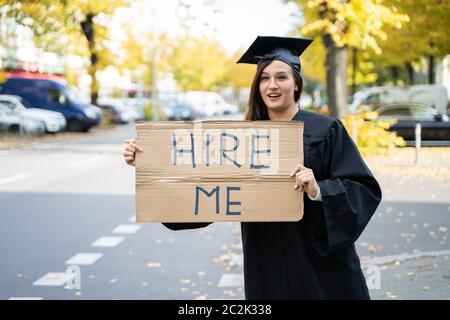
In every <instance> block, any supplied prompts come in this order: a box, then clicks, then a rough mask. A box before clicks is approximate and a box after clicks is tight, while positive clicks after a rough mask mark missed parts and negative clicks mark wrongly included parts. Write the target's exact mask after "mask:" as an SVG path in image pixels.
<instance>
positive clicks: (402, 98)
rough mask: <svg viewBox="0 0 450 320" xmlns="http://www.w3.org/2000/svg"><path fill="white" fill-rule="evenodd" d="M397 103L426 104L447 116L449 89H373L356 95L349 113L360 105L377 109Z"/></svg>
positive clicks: (430, 87) (437, 87) (434, 87)
mask: <svg viewBox="0 0 450 320" xmlns="http://www.w3.org/2000/svg"><path fill="white" fill-rule="evenodd" d="M396 102H415V103H424V104H427V105H429V106H431V107H433V108H435V109H436V110H437V111H439V112H441V113H443V114H447V104H448V94H447V89H445V87H443V86H438V85H415V86H408V87H394V86H386V87H371V88H367V89H363V90H361V91H358V92H356V93H355V94H354V96H353V101H352V103H351V105H350V106H349V112H352V113H353V112H356V111H357V109H358V107H359V106H360V105H368V106H371V107H373V109H376V108H378V107H380V106H382V105H385V104H390V103H396Z"/></svg>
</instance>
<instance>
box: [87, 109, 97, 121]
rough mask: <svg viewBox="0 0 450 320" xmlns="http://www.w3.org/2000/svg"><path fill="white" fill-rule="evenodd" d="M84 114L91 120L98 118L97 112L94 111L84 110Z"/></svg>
mask: <svg viewBox="0 0 450 320" xmlns="http://www.w3.org/2000/svg"><path fill="white" fill-rule="evenodd" d="M84 114H85V115H86V117H88V118H91V119H95V118H97V112H95V111H94V110H92V109H86V110H84Z"/></svg>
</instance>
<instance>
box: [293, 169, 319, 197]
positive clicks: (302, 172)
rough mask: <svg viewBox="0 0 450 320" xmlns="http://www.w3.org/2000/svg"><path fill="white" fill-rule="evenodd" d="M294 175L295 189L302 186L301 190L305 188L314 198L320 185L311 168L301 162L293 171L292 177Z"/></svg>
mask: <svg viewBox="0 0 450 320" xmlns="http://www.w3.org/2000/svg"><path fill="white" fill-rule="evenodd" d="M294 176H295V185H294V189H298V188H300V191H302V190H305V191H306V193H308V194H309V195H310V196H311V197H312V198H315V197H316V196H317V192H318V191H319V185H318V184H317V181H316V178H315V177H314V172H313V171H312V170H311V169H309V168H306V167H305V166H302V165H301V164H299V165H297V166H296V167H295V168H294V169H293V170H292V171H291V177H294Z"/></svg>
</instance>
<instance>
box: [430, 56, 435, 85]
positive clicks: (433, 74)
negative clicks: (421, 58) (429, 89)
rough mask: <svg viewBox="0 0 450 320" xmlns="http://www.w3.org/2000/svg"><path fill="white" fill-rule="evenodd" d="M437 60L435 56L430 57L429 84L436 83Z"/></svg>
mask: <svg viewBox="0 0 450 320" xmlns="http://www.w3.org/2000/svg"><path fill="white" fill-rule="evenodd" d="M434 70H435V61H434V57H433V56H429V57H428V84H435V83H436V75H435V72H434Z"/></svg>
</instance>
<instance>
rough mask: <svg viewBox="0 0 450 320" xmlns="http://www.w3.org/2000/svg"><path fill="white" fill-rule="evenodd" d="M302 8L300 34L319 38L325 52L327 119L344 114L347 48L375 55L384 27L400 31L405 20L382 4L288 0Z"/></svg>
mask: <svg viewBox="0 0 450 320" xmlns="http://www.w3.org/2000/svg"><path fill="white" fill-rule="evenodd" d="M288 1H291V2H294V3H297V4H298V5H300V6H301V7H302V8H303V12H304V17H305V20H306V24H305V25H304V26H302V27H301V28H300V29H299V31H300V33H301V34H305V35H309V36H313V37H317V36H320V37H321V38H322V41H323V43H324V45H325V48H326V85H327V96H328V102H329V107H330V111H331V115H332V116H334V117H338V118H342V117H343V116H344V115H345V114H346V113H347V66H348V50H347V49H348V47H355V48H360V49H363V50H367V49H371V50H372V51H374V52H375V53H377V54H379V53H380V52H381V49H380V47H379V45H378V43H377V40H379V39H386V38H387V35H386V33H385V32H384V30H383V28H384V27H385V26H386V25H394V26H396V27H398V28H399V27H401V25H402V22H407V21H408V20H409V18H408V16H407V15H404V14H400V13H398V11H397V10H396V9H395V8H394V7H388V6H385V5H384V4H383V1H382V0H288Z"/></svg>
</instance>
